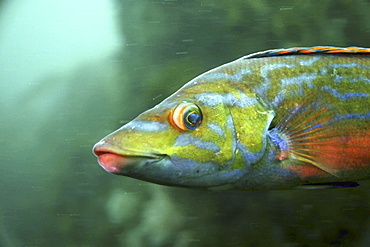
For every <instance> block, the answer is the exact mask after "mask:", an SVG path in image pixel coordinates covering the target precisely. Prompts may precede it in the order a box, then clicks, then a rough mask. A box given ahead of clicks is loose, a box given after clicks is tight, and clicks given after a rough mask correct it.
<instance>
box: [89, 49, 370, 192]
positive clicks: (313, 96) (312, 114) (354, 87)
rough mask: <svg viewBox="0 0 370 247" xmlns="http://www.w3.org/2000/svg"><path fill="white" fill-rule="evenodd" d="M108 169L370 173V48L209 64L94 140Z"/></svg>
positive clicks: (333, 181) (338, 178) (318, 176)
mask: <svg viewBox="0 0 370 247" xmlns="http://www.w3.org/2000/svg"><path fill="white" fill-rule="evenodd" d="M93 153H94V154H95V155H96V156H97V159H98V163H99V164H100V165H101V166H102V168H103V169H105V170H106V171H107V172H109V173H112V174H117V175H123V176H127V177H131V178H135V179H139V180H143V181H147V182H151V183H155V184H161V185H167V186H174V187H183V188H192V189H200V190H210V191H212V190H236V191H239V190H240V191H243V190H283V189H295V188H315V189H316V188H341V187H355V186H357V185H358V182H359V181H361V180H366V179H369V178H370V49H369V48H362V47H355V46H353V47H345V48H341V47H332V46H315V47H295V48H288V49H274V50H267V51H262V52H257V53H253V54H250V55H246V56H243V57H241V58H239V59H237V60H235V61H232V62H229V63H226V64H224V65H221V66H219V67H216V68H214V69H211V70H210V71H208V72H205V73H203V74H201V75H199V76H197V77H195V78H194V79H193V80H191V81H189V82H188V83H186V84H185V85H183V86H182V87H181V88H180V89H179V90H178V91H176V92H175V93H174V94H172V95H171V96H169V97H168V98H166V99H165V100H163V101H162V102H161V103H159V104H158V105H156V106H155V107H153V108H152V109H149V110H147V111H145V112H143V113H142V114H140V115H139V116H138V117H137V118H135V119H134V120H132V121H130V122H128V123H127V124H125V125H124V126H122V127H121V128H119V129H118V130H116V131H114V132H113V133H111V134H109V135H107V136H106V137H104V138H103V139H102V140H101V141H99V142H98V143H96V144H95V146H94V147H93Z"/></svg>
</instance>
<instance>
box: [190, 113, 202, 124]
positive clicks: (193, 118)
mask: <svg viewBox="0 0 370 247" xmlns="http://www.w3.org/2000/svg"><path fill="white" fill-rule="evenodd" d="M199 118H200V116H199V114H197V113H195V112H191V113H190V114H189V115H188V118H187V120H188V122H189V123H190V124H192V125H195V124H197V123H198V122H199Z"/></svg>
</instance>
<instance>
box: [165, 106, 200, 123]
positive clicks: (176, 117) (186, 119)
mask: <svg viewBox="0 0 370 247" xmlns="http://www.w3.org/2000/svg"><path fill="white" fill-rule="evenodd" d="M171 120H172V121H170V122H172V123H174V124H175V125H176V127H178V128H180V129H182V130H194V129H196V128H197V127H198V126H199V125H200V124H201V123H202V112H201V111H200V109H199V107H198V106H197V105H196V104H194V103H191V102H182V103H180V104H178V105H177V106H176V108H175V109H174V110H173V113H172V119H171Z"/></svg>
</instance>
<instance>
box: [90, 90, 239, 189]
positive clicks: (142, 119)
mask: <svg viewBox="0 0 370 247" xmlns="http://www.w3.org/2000/svg"><path fill="white" fill-rule="evenodd" d="M199 86H200V85H198V88H197V89H196V90H195V89H194V87H189V88H184V89H182V90H179V91H178V92H177V93H175V94H174V95H172V96H171V97H169V98H167V99H166V100H164V101H163V102H161V103H160V104H158V105H157V106H155V107H154V108H152V109H150V110H148V111H146V112H144V113H142V114H141V115H139V116H138V117H137V118H135V119H134V120H132V121H131V122H129V123H127V124H126V125H124V126H122V127H121V128H120V129H118V130H116V131H115V132H113V133H111V134H109V135H108V136H106V137H105V138H103V139H102V140H101V141H99V142H98V143H97V144H96V145H95V146H94V148H93V151H94V153H95V155H96V156H98V162H99V164H100V165H101V166H102V167H103V168H104V169H105V170H106V171H108V172H110V173H113V174H118V175H124V176H129V177H133V178H137V179H141V180H144V181H149V182H153V183H157V184H164V185H172V186H180V187H195V188H201V189H202V188H209V187H214V186H222V185H223V184H225V183H226V182H230V176H232V177H237V174H234V173H233V170H232V169H229V168H230V166H231V165H232V163H233V162H234V158H235V149H236V139H235V130H234V124H233V119H232V116H231V113H230V108H229V107H228V106H227V105H226V104H225V102H224V100H225V97H224V96H223V95H222V94H221V93H208V94H207V93H198V92H199V90H200V91H204V90H206V89H204V90H202V88H199ZM194 90H195V91H194Z"/></svg>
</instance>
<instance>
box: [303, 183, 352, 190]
mask: <svg viewBox="0 0 370 247" xmlns="http://www.w3.org/2000/svg"><path fill="white" fill-rule="evenodd" d="M357 186H359V184H358V183H356V182H332V183H312V184H304V185H302V186H298V187H296V189H309V190H312V189H337V188H353V187H357Z"/></svg>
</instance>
